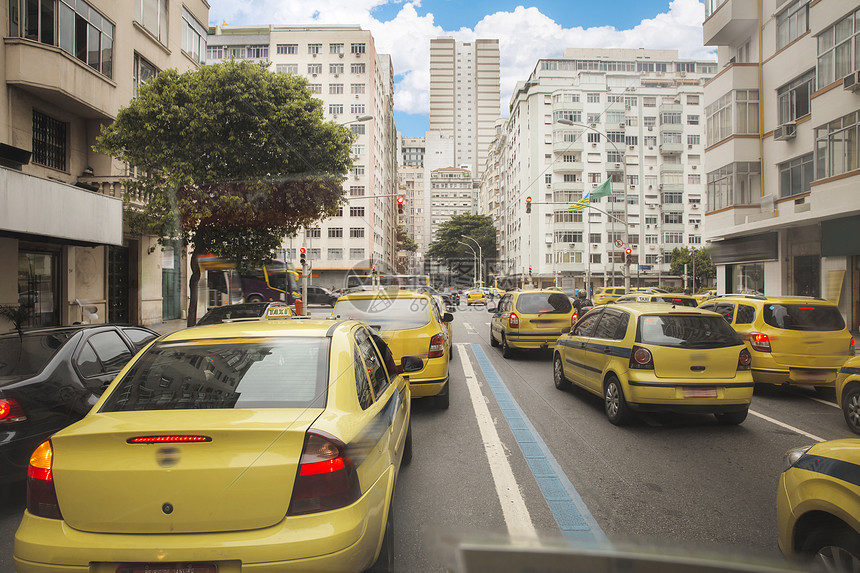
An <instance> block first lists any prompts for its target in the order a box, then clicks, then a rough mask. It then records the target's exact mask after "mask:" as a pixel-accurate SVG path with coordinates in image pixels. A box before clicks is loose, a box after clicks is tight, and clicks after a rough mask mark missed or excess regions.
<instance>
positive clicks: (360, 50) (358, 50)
mask: <svg viewBox="0 0 860 573" xmlns="http://www.w3.org/2000/svg"><path fill="white" fill-rule="evenodd" d="M349 51H350V52H352V53H353V54H364V53H365V46H364V43H363V42H362V43H360V44H356V43H353V44H350V46H349Z"/></svg>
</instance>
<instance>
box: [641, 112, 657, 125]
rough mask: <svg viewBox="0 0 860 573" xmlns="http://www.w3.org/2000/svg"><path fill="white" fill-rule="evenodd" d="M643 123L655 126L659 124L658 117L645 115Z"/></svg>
mask: <svg viewBox="0 0 860 573" xmlns="http://www.w3.org/2000/svg"><path fill="white" fill-rule="evenodd" d="M642 125H644V126H645V127H654V126H655V125H657V118H656V117H654V116H647V115H646V116H645V117H643V118H642Z"/></svg>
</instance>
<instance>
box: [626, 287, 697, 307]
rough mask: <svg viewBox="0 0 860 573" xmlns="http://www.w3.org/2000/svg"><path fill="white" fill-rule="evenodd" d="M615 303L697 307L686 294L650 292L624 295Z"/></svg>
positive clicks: (693, 300) (693, 299) (692, 299)
mask: <svg viewBox="0 0 860 573" xmlns="http://www.w3.org/2000/svg"><path fill="white" fill-rule="evenodd" d="M615 302H617V303H623V302H659V303H664V304H674V305H675V306H692V307H696V306H699V303H698V302H697V301H696V299H695V298H694V297H692V296H690V295H686V294H674V293H652V292H644V291H642V292H635V293H633V294H625V295H624V296H621V297H618V299H616V301H615Z"/></svg>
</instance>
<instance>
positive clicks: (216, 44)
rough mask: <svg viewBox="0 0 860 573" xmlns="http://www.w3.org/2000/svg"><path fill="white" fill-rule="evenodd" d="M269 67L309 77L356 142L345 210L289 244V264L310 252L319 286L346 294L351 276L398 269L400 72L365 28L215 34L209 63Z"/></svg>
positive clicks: (217, 30) (329, 114) (227, 29)
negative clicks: (237, 61) (396, 115)
mask: <svg viewBox="0 0 860 573" xmlns="http://www.w3.org/2000/svg"><path fill="white" fill-rule="evenodd" d="M231 57H234V58H237V59H251V60H257V61H260V62H268V64H269V69H270V70H271V71H272V72H275V73H292V74H299V75H302V76H304V77H306V78H307V80H308V85H309V87H310V90H311V92H312V93H314V94H315V95H316V96H317V97H319V98H320V99H321V100H322V101H323V105H324V111H325V115H326V118H327V119H329V120H331V121H335V122H337V123H340V124H341V125H345V126H348V127H349V129H351V130H352V132H353V133H354V134H355V136H356V139H355V142H354V144H353V147H352V158H353V162H354V164H353V168H352V172H351V173H349V175H348V177H347V178H346V180H345V181H344V183H343V189H344V195H345V197H346V200H347V203H346V204H345V205H344V206H343V209H341V211H340V212H339V213H338V214H337V215H336V216H334V217H331V218H329V219H326V220H324V221H320V224H319V226H317V227H314V228H309V229H305V230H304V231H303V232H302V233H300V234H299V235H298V236H296V237H293V238H288V239H286V241H285V245H284V248H285V251H286V253H287V255H288V257H289V258H290V259H291V260H293V261H295V260H298V259H297V257H296V252H297V250H298V249H299V248H301V247H304V248H306V249H307V254H308V259H309V264H310V266H311V269H312V274H311V279H312V281H313V282H314V283H317V284H320V285H322V286H326V287H331V286H335V287H338V288H339V287H340V286H342V285H343V284H344V278H345V276H346V274H347V272H350V271H352V272H355V273H358V274H364V273H369V272H370V270H371V268H372V267H375V268H376V270H377V271H380V272H388V271H390V270H392V269H393V268H394V266H395V262H396V256H397V255H396V249H395V242H396V237H395V232H396V211H397V207H396V194H397V154H396V148H397V130H396V127H395V125H394V70H393V67H392V64H391V58H390V56H389V55H387V54H380V53H377V51H376V46H375V43H374V40H373V35H372V34H371V33H370V32H369V31H367V30H362V29H361V28H360V27H359V26H229V25H222V26H216V27H214V28H212V29H210V35H209V37H208V58H209V60H210V61H213V62H217V61H219V60H221V59H224V58H231Z"/></svg>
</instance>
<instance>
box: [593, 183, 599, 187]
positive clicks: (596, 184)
mask: <svg viewBox="0 0 860 573" xmlns="http://www.w3.org/2000/svg"><path fill="white" fill-rule="evenodd" d="M598 185H599V183H592V184H591V186H592V187H597V186H598Z"/></svg>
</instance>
